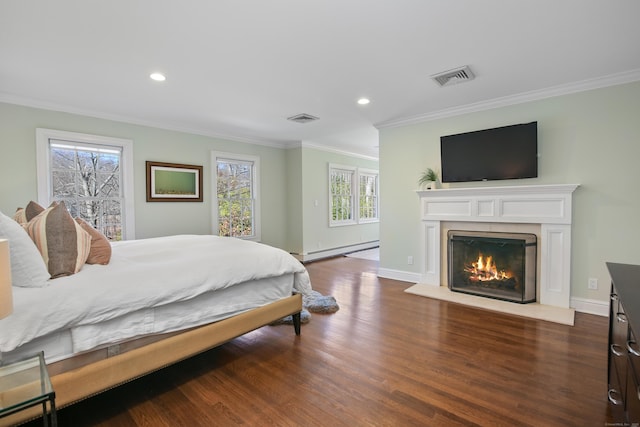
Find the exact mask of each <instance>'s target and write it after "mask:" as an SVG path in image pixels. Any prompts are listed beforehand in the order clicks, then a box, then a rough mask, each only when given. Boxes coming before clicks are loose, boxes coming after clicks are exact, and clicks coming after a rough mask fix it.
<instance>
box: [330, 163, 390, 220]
mask: <svg viewBox="0 0 640 427" xmlns="http://www.w3.org/2000/svg"><path fill="white" fill-rule="evenodd" d="M334 170H336V171H343V172H350V173H351V174H352V180H351V196H352V203H351V208H352V212H351V219H348V220H334V219H333V194H332V193H331V176H332V172H333V171H334ZM360 175H369V176H372V175H375V176H376V196H377V197H376V212H377V214H378V216H377V217H376V218H360ZM328 181H329V189H328V190H329V227H342V226H345V225H356V224H370V223H375V222H380V175H379V172H378V171H377V170H375V169H366V168H358V167H356V166H347V165H341V164H337V163H329V179H328Z"/></svg>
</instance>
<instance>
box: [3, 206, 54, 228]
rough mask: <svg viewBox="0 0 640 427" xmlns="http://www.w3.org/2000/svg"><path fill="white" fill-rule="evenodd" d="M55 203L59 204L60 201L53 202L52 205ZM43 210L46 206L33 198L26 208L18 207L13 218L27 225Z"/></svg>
mask: <svg viewBox="0 0 640 427" xmlns="http://www.w3.org/2000/svg"><path fill="white" fill-rule="evenodd" d="M54 204H58V202H53V203H52V204H51V206H53V205H54ZM43 211H44V208H43V207H42V206H40V205H39V204H37V203H36V202H34V201H33V200H32V201H30V202H29V203H28V204H27V207H26V208H18V209H16V213H15V215H13V219H14V220H16V221H17V222H18V224H20V225H26V224H27V223H28V222H29V221H31V220H32V219H33V218H35V217H36V216H38V214H40V213H42V212H43Z"/></svg>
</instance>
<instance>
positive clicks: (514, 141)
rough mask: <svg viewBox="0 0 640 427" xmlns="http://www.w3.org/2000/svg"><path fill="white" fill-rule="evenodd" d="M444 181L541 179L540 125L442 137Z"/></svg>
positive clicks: (531, 124)
mask: <svg viewBox="0 0 640 427" xmlns="http://www.w3.org/2000/svg"><path fill="white" fill-rule="evenodd" d="M440 161H441V169H442V182H468V181H490V180H500V179H520V178H536V177H537V176H538V122H531V123H523V124H518V125H511V126H504V127H499V128H494V129H485V130H479V131H474V132H466V133H461V134H457V135H447V136H442V137H440Z"/></svg>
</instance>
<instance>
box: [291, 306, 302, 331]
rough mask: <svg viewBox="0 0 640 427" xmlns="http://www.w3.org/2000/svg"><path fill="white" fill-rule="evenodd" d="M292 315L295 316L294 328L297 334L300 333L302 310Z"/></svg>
mask: <svg viewBox="0 0 640 427" xmlns="http://www.w3.org/2000/svg"><path fill="white" fill-rule="evenodd" d="M291 317H292V318H293V328H294V329H295V331H296V335H300V312H297V313H293V314H292V315H291Z"/></svg>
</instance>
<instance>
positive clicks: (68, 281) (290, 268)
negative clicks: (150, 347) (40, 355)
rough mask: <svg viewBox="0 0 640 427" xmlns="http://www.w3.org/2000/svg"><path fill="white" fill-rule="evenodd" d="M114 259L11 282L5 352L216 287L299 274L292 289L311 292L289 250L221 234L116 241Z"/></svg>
mask: <svg viewBox="0 0 640 427" xmlns="http://www.w3.org/2000/svg"><path fill="white" fill-rule="evenodd" d="M112 248H113V252H112V257H111V261H110V263H109V264H108V265H106V266H103V265H85V266H84V267H83V268H82V270H81V271H80V272H79V273H77V274H74V275H72V276H67V277H61V278H57V279H53V280H49V282H48V285H47V286H45V287H42V288H18V287H14V288H13V299H14V312H13V314H12V315H10V316H8V317H7V318H5V319H2V320H0V352H9V351H11V350H14V349H15V348H17V347H19V346H21V345H22V344H24V343H27V342H29V341H31V340H33V339H35V338H38V337H43V336H45V335H47V334H49V333H51V332H53V331H57V330H60V329H71V330H73V329H74V328H78V329H81V328H83V327H86V326H87V325H94V324H97V323H100V322H106V321H110V320H113V319H117V318H120V317H122V316H125V315H127V314H130V313H133V312H136V311H140V310H143V309H147V308H149V307H162V306H165V305H167V304H171V303H175V302H181V301H188V300H190V299H192V298H196V297H198V296H199V295H202V294H205V293H207V292H209V291H212V290H219V289H224V288H228V287H230V286H233V285H236V284H239V283H243V282H247V281H251V280H256V279H263V278H269V277H276V276H281V275H286V274H293V278H294V280H293V289H292V291H293V292H297V293H301V294H303V295H304V294H308V293H309V292H311V284H310V280H309V275H308V274H307V271H306V269H305V268H304V266H303V265H302V264H301V263H300V262H299V261H298V260H296V259H295V258H294V257H292V256H291V255H290V254H288V253H287V252H285V251H283V250H281V249H277V248H273V247H270V246H267V245H263V244H260V243H255V242H250V241H245V240H240V239H234V238H227V237H217V236H208V235H207V236H201V235H179V236H168V237H157V238H150V239H141V240H131V241H123V242H114V243H113V244H112Z"/></svg>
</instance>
